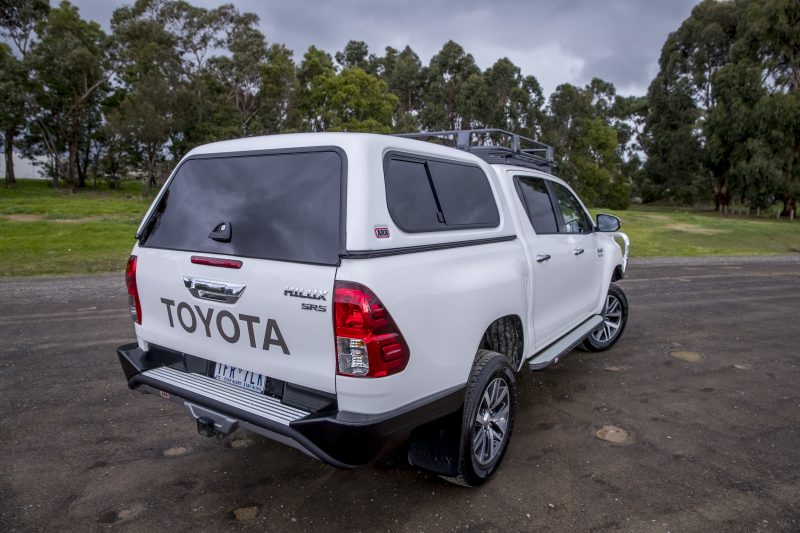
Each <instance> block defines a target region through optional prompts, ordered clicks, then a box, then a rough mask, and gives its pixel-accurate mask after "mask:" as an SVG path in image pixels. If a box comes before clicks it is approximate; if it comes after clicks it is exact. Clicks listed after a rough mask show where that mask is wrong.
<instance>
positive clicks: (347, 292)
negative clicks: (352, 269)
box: [333, 281, 409, 378]
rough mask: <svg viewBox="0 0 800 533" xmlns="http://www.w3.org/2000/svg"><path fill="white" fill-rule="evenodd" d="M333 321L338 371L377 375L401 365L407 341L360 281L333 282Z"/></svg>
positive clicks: (405, 359) (393, 371)
mask: <svg viewBox="0 0 800 533" xmlns="http://www.w3.org/2000/svg"><path fill="white" fill-rule="evenodd" d="M333 322H334V328H335V335H336V357H337V373H338V374H339V375H342V376H356V377H371V378H379V377H383V376H389V375H391V374H396V373H398V372H401V371H403V369H405V367H406V365H407V364H408V358H409V351H408V345H406V341H405V339H403V335H402V334H401V333H400V330H399V329H398V328H397V325H396V324H395V323H394V320H392V317H391V315H389V312H388V311H387V310H386V308H385V307H384V306H383V304H382V303H381V301H380V300H379V299H378V297H377V296H375V294H374V293H373V292H372V291H371V290H369V289H368V288H367V287H365V286H364V285H361V284H359V283H353V282H349V281H337V282H336V285H335V286H334V296H333Z"/></svg>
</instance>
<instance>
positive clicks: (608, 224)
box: [597, 213, 620, 232]
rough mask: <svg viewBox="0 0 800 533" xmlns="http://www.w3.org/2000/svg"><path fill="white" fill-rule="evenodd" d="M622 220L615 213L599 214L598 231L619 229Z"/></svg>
mask: <svg viewBox="0 0 800 533" xmlns="http://www.w3.org/2000/svg"><path fill="white" fill-rule="evenodd" d="M619 228H620V221H619V218H617V217H615V216H614V215H606V214H604V213H600V214H598V215H597V231H607V232H612V231H619Z"/></svg>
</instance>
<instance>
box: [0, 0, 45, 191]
mask: <svg viewBox="0 0 800 533" xmlns="http://www.w3.org/2000/svg"><path fill="white" fill-rule="evenodd" d="M49 11H50V4H49V3H48V2H47V1H46V0H5V1H4V2H3V3H2V4H0V35H2V36H3V37H4V38H7V39H8V40H9V41H10V43H11V44H13V45H14V47H15V48H16V54H17V55H14V51H13V50H12V49H11V47H9V46H8V45H6V44H4V43H0V94H3V95H5V97H4V98H3V101H2V102H0V134H2V136H3V151H4V152H5V160H6V161H5V163H6V175H5V178H4V185H5V187H6V188H9V187H13V186H14V185H15V184H16V177H15V175H14V147H15V139H16V137H17V135H18V133H19V132H20V130H21V129H22V124H23V123H24V122H25V116H26V113H27V109H26V106H27V104H28V103H29V102H28V98H27V96H28V94H29V93H30V86H29V83H28V76H27V68H26V67H25V65H24V63H25V59H26V57H27V55H28V50H29V48H30V44H31V42H32V38H33V33H34V31H33V30H34V26H35V25H36V23H37V22H38V21H39V20H41V19H42V18H44V17H46V16H47V13H48V12H49Z"/></svg>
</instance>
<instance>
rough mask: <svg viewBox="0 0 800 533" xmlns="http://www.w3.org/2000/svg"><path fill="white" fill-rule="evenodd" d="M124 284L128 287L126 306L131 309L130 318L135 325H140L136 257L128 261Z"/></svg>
mask: <svg viewBox="0 0 800 533" xmlns="http://www.w3.org/2000/svg"><path fill="white" fill-rule="evenodd" d="M125 284H126V285H127V286H128V304H129V305H130V308H131V318H132V319H133V321H134V322H136V323H137V324H141V323H142V304H141V302H139V289H138V288H137V287H136V256H135V255H132V256H131V257H130V259H128V266H127V267H126V268H125Z"/></svg>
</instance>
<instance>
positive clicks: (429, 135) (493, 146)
mask: <svg viewBox="0 0 800 533" xmlns="http://www.w3.org/2000/svg"><path fill="white" fill-rule="evenodd" d="M397 137H407V138H409V139H417V140H421V141H428V142H433V143H436V144H442V145H445V146H450V147H453V148H458V149H459V150H464V151H465V152H470V153H471V154H475V155H476V156H478V157H480V158H481V159H483V160H484V161H486V162H487V163H495V164H501V165H519V166H523V167H529V168H535V169H539V170H546V171H551V170H552V169H554V168H555V166H556V162H555V157H554V150H553V147H552V146H549V145H547V144H544V143H541V142H539V141H535V140H533V139H530V138H528V137H523V136H522V135H517V134H516V133H512V132H510V131H506V130H501V129H498V128H484V129H475V130H451V131H425V132H420V133H398V134H397ZM523 143H524V144H526V145H529V147H528V148H524V147H523Z"/></svg>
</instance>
